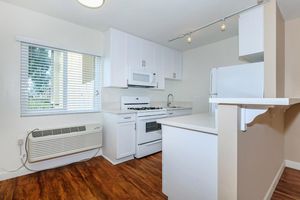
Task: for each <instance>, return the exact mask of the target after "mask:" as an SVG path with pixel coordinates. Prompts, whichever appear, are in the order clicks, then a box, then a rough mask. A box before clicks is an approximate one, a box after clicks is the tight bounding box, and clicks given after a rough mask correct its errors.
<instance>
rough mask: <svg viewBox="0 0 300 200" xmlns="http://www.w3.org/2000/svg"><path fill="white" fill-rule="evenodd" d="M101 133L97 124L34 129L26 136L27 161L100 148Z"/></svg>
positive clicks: (100, 128)
mask: <svg viewBox="0 0 300 200" xmlns="http://www.w3.org/2000/svg"><path fill="white" fill-rule="evenodd" d="M102 135H103V133H102V127H101V125H99V124H91V125H84V126H76V127H69V128H60V129H48V130H38V131H35V132H33V133H32V134H30V135H29V137H28V142H27V148H28V162H30V163H32V162H37V161H42V160H47V159H51V158H56V157H60V156H65V155H70V154H74V153H79V152H83V151H87V150H92V149H97V148H100V147H101V146H102Z"/></svg>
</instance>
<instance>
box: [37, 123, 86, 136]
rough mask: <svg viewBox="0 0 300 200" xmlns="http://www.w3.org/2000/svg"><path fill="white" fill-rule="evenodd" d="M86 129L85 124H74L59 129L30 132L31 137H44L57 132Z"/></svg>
mask: <svg viewBox="0 0 300 200" xmlns="http://www.w3.org/2000/svg"><path fill="white" fill-rule="evenodd" d="M83 131H86V126H76V127H70V128H60V129H49V130H43V131H35V132H33V133H32V137H34V138H37V137H45V136H50V135H59V134H68V133H74V132H83Z"/></svg>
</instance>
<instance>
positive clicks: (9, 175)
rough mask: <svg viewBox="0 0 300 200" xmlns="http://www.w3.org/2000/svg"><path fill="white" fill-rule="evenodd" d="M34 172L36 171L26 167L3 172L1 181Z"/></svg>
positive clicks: (0, 175) (0, 177)
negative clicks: (15, 170)
mask: <svg viewBox="0 0 300 200" xmlns="http://www.w3.org/2000/svg"><path fill="white" fill-rule="evenodd" d="M32 173H34V172H31V171H28V170H26V169H20V170H19V171H17V172H2V173H1V174H0V181H4V180H8V179H12V178H16V177H19V176H25V175H28V174H32Z"/></svg>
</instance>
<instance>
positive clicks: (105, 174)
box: [0, 153, 167, 200]
mask: <svg viewBox="0 0 300 200" xmlns="http://www.w3.org/2000/svg"><path fill="white" fill-rule="evenodd" d="M161 167H162V164H161V153H159V154H155V155H151V156H148V157H146V158H143V159H139V160H132V161H128V162H126V163H123V164H120V165H117V166H113V165H112V164H110V163H109V162H108V161H106V160H105V159H104V158H103V157H97V158H94V159H92V160H90V161H87V162H82V163H76V164H72V165H68V166H65V167H61V168H57V169H52V170H46V171H42V172H38V173H35V174H31V175H27V176H22V177H18V178H15V179H10V180H6V181H1V182H0V200H10V199H14V200H18V199H22V200H23V199H24V200H25V199H30V200H35V199H37V200H40V199H41V200H44V199H47V200H56V199H72V200H77V199H78V200H81V199H84V200H93V199H118V200H119V199H130V200H131V199H138V200H144V199H145V200H147V199H149V200H150V199H155V200H160V199H167V197H166V196H165V195H164V194H163V193H162V191H161V188H162V180H161V179H162V178H161V175H162V174H161V171H162V170H161Z"/></svg>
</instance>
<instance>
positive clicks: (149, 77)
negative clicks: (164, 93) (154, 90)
mask: <svg viewBox="0 0 300 200" xmlns="http://www.w3.org/2000/svg"><path fill="white" fill-rule="evenodd" d="M128 86H136V87H157V81H156V73H145V72H131V73H130V74H129V79H128Z"/></svg>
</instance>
